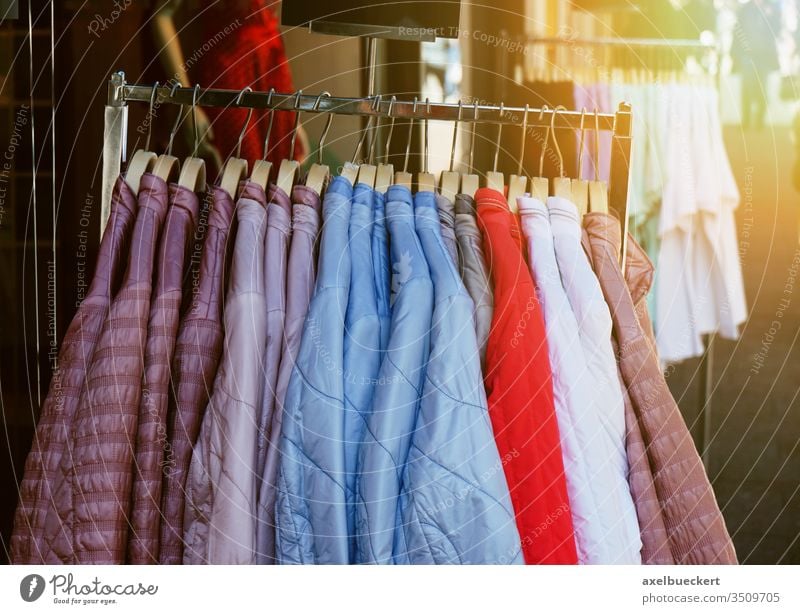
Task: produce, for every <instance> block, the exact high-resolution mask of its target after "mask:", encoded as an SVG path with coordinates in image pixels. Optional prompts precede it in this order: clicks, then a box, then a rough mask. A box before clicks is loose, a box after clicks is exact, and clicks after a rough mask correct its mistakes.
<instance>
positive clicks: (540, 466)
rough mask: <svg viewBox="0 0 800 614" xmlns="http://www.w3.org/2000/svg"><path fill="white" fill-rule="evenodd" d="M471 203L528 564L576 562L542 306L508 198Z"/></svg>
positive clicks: (494, 414) (492, 393)
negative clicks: (487, 282)
mask: <svg viewBox="0 0 800 614" xmlns="http://www.w3.org/2000/svg"><path fill="white" fill-rule="evenodd" d="M475 200H476V201H477V203H478V224H479V226H480V228H481V232H482V233H483V241H484V249H485V250H486V257H487V260H488V265H489V269H490V270H491V275H492V282H493V284H494V315H493V318H492V329H491V332H490V333H489V340H488V343H487V348H486V375H485V376H484V380H485V384H486V394H487V396H488V399H489V416H490V417H491V420H492V426H493V428H494V434H495V441H496V442H497V448H498V450H499V452H500V458H501V460H502V462H503V469H504V471H505V474H506V480H507V481H508V487H509V490H510V492H511V501H512V503H513V505H514V512H515V514H516V519H517V528H518V529H519V533H520V539H521V540H522V548H523V552H524V554H525V562H526V563H527V564H529V565H530V564H536V563H544V564H555V563H561V564H575V563H577V562H578V555H577V552H576V549H575V536H574V534H573V528H572V517H571V515H570V507H569V499H568V497H567V484H566V480H565V477H564V462H563V459H562V456H561V443H560V438H559V432H558V422H557V420H556V415H555V408H554V404H553V383H552V372H551V370H550V362H549V359H548V354H547V339H546V337H545V328H544V320H543V318H542V312H541V307H540V306H539V301H538V298H537V296H536V290H535V288H534V285H533V280H532V279H531V275H530V272H529V269H528V266H527V265H526V264H525V261H524V259H523V257H522V251H521V249H520V239H519V228H518V225H517V224H516V223H515V221H514V218H513V217H512V215H511V213H510V211H509V208H508V204H507V203H506V201H505V198H504V197H503V195H502V194H500V193H499V192H496V191H495V190H491V189H488V188H481V189H480V190H478V191H477V193H476V194H475Z"/></svg>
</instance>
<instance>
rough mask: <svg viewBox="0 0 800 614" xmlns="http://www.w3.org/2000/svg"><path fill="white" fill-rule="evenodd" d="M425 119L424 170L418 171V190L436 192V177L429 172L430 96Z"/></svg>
mask: <svg viewBox="0 0 800 614" xmlns="http://www.w3.org/2000/svg"><path fill="white" fill-rule="evenodd" d="M425 107H426V109H425V120H424V121H423V123H422V127H423V130H424V137H425V138H424V139H423V142H424V146H423V148H424V151H423V156H422V164H423V166H422V171H421V172H419V173H417V192H435V191H436V177H434V176H433V173H429V172H428V115H430V112H431V101H430V99H429V98H426V99H425Z"/></svg>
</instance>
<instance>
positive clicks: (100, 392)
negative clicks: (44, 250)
mask: <svg viewBox="0 0 800 614" xmlns="http://www.w3.org/2000/svg"><path fill="white" fill-rule="evenodd" d="M138 199H139V211H138V213H137V215H136V224H135V226H134V228H133V239H132V241H131V250H130V254H129V259H128V268H127V270H126V272H125V279H124V281H123V283H122V288H121V289H120V291H119V292H118V293H117V295H116V296H115V297H114V300H113V302H112V303H111V308H110V309H109V312H108V317H107V318H106V321H105V324H104V325H103V330H102V332H101V333H100V339H99V340H98V342H97V347H96V348H95V351H94V355H93V357H92V365H91V368H90V369H89V372H88V374H87V376H86V388H85V389H84V391H83V394H82V395H81V400H80V403H79V405H78V411H77V413H76V414H75V421H74V423H73V428H72V434H71V445H72V458H71V459H69V460H70V461H71V465H72V473H73V475H74V479H73V483H72V497H71V500H70V501H69V502H67V501H64V502H63V504H64V505H63V507H62V501H61V500H59V501H58V502H57V505H58V506H59V508H60V509H61V510H69V509H73V510H74V511H73V514H74V516H73V518H72V539H73V543H74V556H75V559H74V562H75V563H79V564H85V563H94V564H107V565H110V564H115V563H124V562H125V550H126V546H127V538H128V527H129V511H130V497H131V485H132V482H133V471H132V468H133V458H134V451H135V445H136V439H135V433H136V431H137V423H138V420H139V401H140V399H141V392H142V373H143V371H144V351H145V346H146V341H147V319H148V315H149V313H150V296H151V293H152V279H153V264H154V258H155V252H156V246H157V244H158V235H159V232H160V231H161V225H162V223H163V221H164V216H165V214H166V211H167V184H166V183H165V182H164V180H162V179H161V178H159V177H157V176H155V175H151V174H149V173H146V174H145V175H144V176H143V177H142V180H141V185H140V188H139V195H138ZM65 460H66V459H65ZM67 503H69V505H67Z"/></svg>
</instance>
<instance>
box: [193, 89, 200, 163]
mask: <svg viewBox="0 0 800 614" xmlns="http://www.w3.org/2000/svg"><path fill="white" fill-rule="evenodd" d="M199 91H200V84H199V83H198V84H196V85H195V86H194V90H193V91H192V124H194V149H193V150H192V157H193V158H194V157H196V156H197V149H198V147H200V137H199V136H198V135H197V93H198V92H199Z"/></svg>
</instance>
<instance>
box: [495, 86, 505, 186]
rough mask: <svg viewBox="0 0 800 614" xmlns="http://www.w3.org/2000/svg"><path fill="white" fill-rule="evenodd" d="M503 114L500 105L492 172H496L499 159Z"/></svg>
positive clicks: (502, 108) (503, 110)
mask: <svg viewBox="0 0 800 614" xmlns="http://www.w3.org/2000/svg"><path fill="white" fill-rule="evenodd" d="M503 113H505V106H504V104H503V103H502V102H501V103H500V122H499V123H498V124H497V144H496V145H495V148H494V164H492V171H493V172H494V171H497V159H498V158H499V157H500V138H501V137H502V136H503V121H502V120H503Z"/></svg>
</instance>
